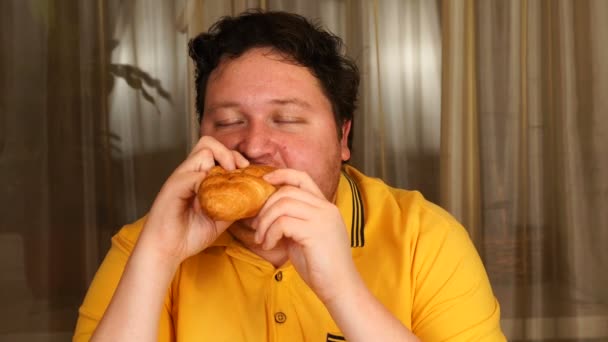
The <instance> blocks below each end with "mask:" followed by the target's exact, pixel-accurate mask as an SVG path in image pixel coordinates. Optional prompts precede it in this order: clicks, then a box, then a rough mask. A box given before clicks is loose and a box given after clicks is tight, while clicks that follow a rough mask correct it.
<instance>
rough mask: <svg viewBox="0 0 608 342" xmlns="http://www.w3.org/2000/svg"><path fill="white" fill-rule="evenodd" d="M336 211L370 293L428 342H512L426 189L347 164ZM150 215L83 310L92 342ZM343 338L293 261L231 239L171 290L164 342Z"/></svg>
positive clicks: (483, 280) (123, 238) (464, 241)
mask: <svg viewBox="0 0 608 342" xmlns="http://www.w3.org/2000/svg"><path fill="white" fill-rule="evenodd" d="M336 205H337V206H338V207H339V208H340V211H341V213H342V216H343V218H344V221H345V223H346V227H347V229H348V231H349V234H350V236H351V250H352V255H353V260H354V262H355V264H356V266H357V269H358V270H359V272H360V274H361V276H362V278H363V279H364V281H365V283H366V284H367V286H368V288H369V289H370V290H371V291H372V292H373V294H374V295H375V296H376V298H378V300H380V301H381V302H382V303H383V304H384V305H385V306H386V307H387V308H388V309H389V310H390V311H391V312H392V313H393V314H394V315H395V316H396V317H398V318H399V319H400V320H401V322H403V324H404V325H406V326H407V327H408V328H410V329H412V331H413V332H414V333H415V334H416V335H417V336H419V337H420V338H421V339H422V340H423V341H473V340H474V341H504V340H505V338H504V336H503V334H502V332H501V329H500V323H499V318H500V317H499V316H500V310H499V305H498V302H497V301H496V299H495V297H494V295H493V293H492V290H491V288H490V284H489V281H488V279H487V276H486V273H485V270H484V267H483V265H482V263H481V260H480V258H479V256H478V254H477V252H476V250H475V248H474V247H473V244H472V243H471V241H470V238H469V236H468V234H467V232H466V231H465V229H464V228H463V227H462V226H461V225H460V224H459V223H458V222H456V221H455V220H454V219H453V218H452V217H451V216H450V215H449V214H447V212H445V211H444V210H442V209H441V208H439V207H437V206H435V205H434V204H432V203H430V202H428V201H426V200H424V198H423V197H422V195H420V194H419V193H418V192H412V191H406V190H398V189H393V188H390V187H388V186H387V185H386V184H384V183H383V182H382V181H380V180H379V179H375V178H370V177H367V176H365V175H363V174H361V173H360V172H358V171H357V170H355V169H354V168H352V167H350V166H345V168H344V172H343V174H342V176H341V179H340V184H339V188H338V194H337V199H336ZM143 224H144V219H142V220H139V221H137V222H135V223H134V224H132V225H127V226H125V227H123V229H121V230H120V232H119V233H118V234H116V235H115V236H114V237H113V239H112V247H111V249H110V251H109V252H108V255H107V256H106V258H105V260H104V261H103V263H102V265H101V267H100V269H99V270H98V272H97V274H96V276H95V278H94V280H93V283H92V284H91V286H90V289H89V291H88V293H87V295H86V297H85V300H84V302H83V304H82V306H81V308H80V310H79V318H78V323H77V326H76V331H75V334H74V340H75V341H86V340H88V338H89V336H90V335H91V333H92V332H93V331H94V329H95V327H96V325H97V323H98V321H99V319H100V318H101V317H102V315H103V312H104V310H105V308H106V307H107V305H108V303H109V301H110V299H111V296H112V293H113V292H114V290H115V288H116V285H117V283H118V281H119V279H120V276H121V273H122V271H123V269H124V267H125V264H126V262H127V259H128V256H129V254H130V252H131V250H132V248H133V246H134V244H135V242H136V240H137V237H138V235H139V232H140V231H141V228H142V227H143ZM343 339H344V337H343V334H342V332H341V331H340V330H339V329H338V327H337V326H336V324H335V323H334V322H333V320H332V318H331V316H330V315H329V313H328V312H327V310H326V309H325V307H324V306H323V304H322V303H321V302H320V301H319V300H318V299H317V297H316V296H315V294H314V293H313V292H312V291H311V290H310V288H308V286H307V285H306V284H305V283H304V282H303V281H302V279H301V278H300V277H299V275H298V274H297V272H296V271H295V269H294V268H293V266H292V265H291V264H290V263H287V264H286V265H284V266H282V267H280V268H279V269H275V268H274V267H273V266H272V265H271V264H270V263H268V262H267V261H265V260H263V259H261V258H260V257H258V256H257V255H255V254H253V253H252V252H250V251H249V250H248V249H246V248H244V247H242V246H241V245H240V244H239V242H238V241H236V240H233V239H232V238H231V237H230V235H228V234H224V235H222V236H221V237H220V238H219V239H218V241H216V242H215V243H214V245H213V246H211V247H209V248H207V249H206V250H205V251H203V252H201V253H199V254H198V255H196V256H193V257H191V258H189V259H187V260H186V261H184V262H183V263H182V265H181V266H180V268H179V270H178V271H177V273H176V275H175V277H174V280H173V282H172V284H171V288H170V289H169V290H168V294H167V298H166V301H165V310H163V313H162V317H161V323H160V326H159V341H176V340H177V341H341V340H343Z"/></svg>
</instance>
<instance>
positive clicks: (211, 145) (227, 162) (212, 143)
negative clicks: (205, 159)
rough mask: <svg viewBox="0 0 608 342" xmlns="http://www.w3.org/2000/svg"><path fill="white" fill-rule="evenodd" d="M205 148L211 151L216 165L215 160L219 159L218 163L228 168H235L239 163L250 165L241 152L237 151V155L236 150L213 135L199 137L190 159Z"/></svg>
mask: <svg viewBox="0 0 608 342" xmlns="http://www.w3.org/2000/svg"><path fill="white" fill-rule="evenodd" d="M205 149H208V150H210V151H211V153H212V155H213V159H214V165H215V160H217V162H218V164H219V165H221V166H222V167H223V168H224V169H226V170H234V169H235V168H236V167H237V166H238V165H243V164H246V165H244V166H247V165H249V161H247V160H246V159H245V157H243V156H242V155H241V154H240V153H238V152H237V153H238V156H236V155H235V153H234V152H235V151H232V150H230V149H228V148H227V147H226V146H225V145H224V144H222V143H221V142H219V141H218V140H216V139H215V138H213V137H211V136H203V137H202V138H201V139H199V141H198V142H197V144H196V146H195V147H194V148H193V149H192V152H190V155H189V156H188V159H190V158H191V157H193V156H195V155H197V154H198V153H199V152H200V151H201V150H205ZM244 166H243V167H244Z"/></svg>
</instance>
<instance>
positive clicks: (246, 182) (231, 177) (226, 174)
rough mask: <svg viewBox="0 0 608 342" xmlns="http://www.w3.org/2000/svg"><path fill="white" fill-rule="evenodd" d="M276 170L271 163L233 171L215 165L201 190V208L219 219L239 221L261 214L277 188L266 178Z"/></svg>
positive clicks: (216, 219)
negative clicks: (263, 177)
mask: <svg viewBox="0 0 608 342" xmlns="http://www.w3.org/2000/svg"><path fill="white" fill-rule="evenodd" d="M274 170H275V168H274V167H272V166H267V165H250V166H248V167H246V168H243V169H236V170H233V171H226V170H225V169H224V168H222V167H221V166H215V167H213V168H212V169H211V170H209V174H208V175H207V177H206V178H205V179H204V180H203V182H202V183H201V185H200V187H199V190H198V194H197V195H198V200H199V203H200V205H201V208H202V209H203V211H204V212H205V213H206V214H207V215H208V216H209V217H210V218H211V219H213V220H215V221H237V220H240V219H244V218H248V217H253V216H255V215H257V214H258V212H259V211H260V209H261V208H262V206H263V205H264V203H266V200H267V199H268V197H269V196H270V195H272V194H273V193H274V192H275V191H276V190H277V189H276V188H275V187H274V186H273V185H271V184H270V183H268V182H266V181H265V180H264V179H262V176H264V175H265V174H267V173H269V172H271V171H274Z"/></svg>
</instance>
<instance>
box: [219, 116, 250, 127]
mask: <svg viewBox="0 0 608 342" xmlns="http://www.w3.org/2000/svg"><path fill="white" fill-rule="evenodd" d="M243 123H245V120H243V119H238V118H235V119H225V120H219V121H216V122H214V124H213V125H214V126H215V128H224V127H232V126H238V125H241V124H243Z"/></svg>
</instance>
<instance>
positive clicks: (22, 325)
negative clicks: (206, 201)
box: [0, 0, 608, 341]
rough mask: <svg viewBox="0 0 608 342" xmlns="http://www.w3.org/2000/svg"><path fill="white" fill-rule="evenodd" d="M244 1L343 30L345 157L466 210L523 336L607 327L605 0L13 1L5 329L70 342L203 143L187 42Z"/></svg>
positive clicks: (1, 256)
mask: <svg viewBox="0 0 608 342" xmlns="http://www.w3.org/2000/svg"><path fill="white" fill-rule="evenodd" d="M248 8H263V9H269V10H286V11H292V12H296V13H300V14H302V15H305V16H308V17H311V18H318V19H319V20H320V21H321V22H322V23H323V24H324V25H325V26H326V27H327V28H329V29H330V30H331V31H333V32H335V33H336V34H338V35H339V36H341V37H342V38H343V39H344V42H345V44H346V47H345V48H346V51H347V53H348V54H349V55H350V56H352V57H354V59H355V60H356V62H357V64H358V66H359V68H360V70H361V77H362V83H361V88H360V99H359V107H358V110H357V112H356V114H355V117H356V120H355V125H354V128H353V129H354V132H355V140H354V144H353V146H354V149H353V153H352V160H351V163H352V164H353V165H355V166H356V167H358V168H360V169H361V170H363V171H364V172H366V173H367V174H369V175H372V176H378V177H382V178H383V179H385V180H386V181H387V182H388V183H389V184H391V185H394V186H397V187H402V188H408V189H412V190H420V191H421V192H422V193H423V194H424V195H425V197H427V198H428V199H430V200H431V201H433V202H437V203H438V204H440V205H442V206H443V207H444V208H446V209H447V210H449V211H450V212H451V213H452V214H453V215H454V216H456V217H457V218H458V219H459V220H460V221H461V222H462V223H463V225H464V226H465V227H466V228H467V229H468V230H469V232H470V235H471V238H472V239H473V241H474V243H475V244H476V246H477V248H478V250H479V251H480V254H481V256H482V259H483V261H484V264H485V266H486V269H487V271H488V274H489V277H490V280H491V282H492V286H493V289H494V291H495V293H496V295H497V297H498V299H499V301H500V303H501V308H502V325H503V329H504V330H505V333H506V335H507V337H508V338H509V340H511V341H554V340H559V341H604V340H607V339H608V290H606V289H608V274H607V272H606V270H608V251H607V250H606V248H605V247H604V245H605V244H606V243H608V207H607V203H608V154H607V153H606V146H608V96H607V94H608V64H607V63H606V61H607V60H608V44H606V42H608V1H605V0H435V1H432V0H351V1H345V0H324V1H304V0H231V1H214V0H207V1H204V0H178V1H175V2H171V1H164V0H154V1H152V0H150V1H120V0H108V1H101V0H99V1H92V2H80V1H50V2H49V1H19V0H7V1H0V18H1V20H0V28H2V30H0V39H1V41H2V43H3V52H2V53H1V54H0V75H2V77H0V176H1V177H2V179H4V180H5V182H4V184H3V191H2V192H1V195H0V196H1V198H2V201H3V203H5V205H3V206H0V285H1V287H2V289H3V291H2V293H0V300H1V301H2V302H3V303H4V304H5V305H4V306H3V307H2V308H0V339H7V340H30V339H32V338H35V337H34V336H36V338H38V337H39V338H42V339H44V338H48V340H62V339H66V338H69V336H70V334H71V329H72V328H73V324H74V321H73V320H74V317H75V315H76V310H77V306H78V304H79V303H80V300H81V299H82V294H83V293H84V291H85V289H86V286H87V284H88V281H90V279H91V277H92V275H93V273H94V271H95V269H96V268H97V265H98V263H99V261H100V258H101V257H103V255H104V253H105V251H106V250H107V247H108V246H109V243H110V236H111V235H112V234H113V233H114V232H115V231H116V230H117V229H118V228H119V226H120V225H121V224H123V223H126V222H128V221H131V220H133V219H135V218H136V217H138V216H140V215H143V214H144V213H145V212H146V211H147V208H148V206H149V204H150V202H151V201H152V199H153V198H154V196H155V194H156V192H157V191H158V189H159V187H160V185H161V184H162V182H163V181H164V179H165V178H166V176H167V175H168V173H169V172H170V171H171V170H172V169H173V168H174V167H175V166H176V165H177V164H178V163H179V161H181V160H182V159H183V158H184V156H185V155H186V153H187V151H188V150H189V148H190V147H192V144H193V143H194V142H196V140H197V138H198V123H197V121H196V114H195V110H194V98H195V96H194V86H193V68H192V64H191V62H190V61H189V59H188V57H187V51H186V43H187V39H189V38H191V37H193V36H194V35H196V34H198V33H199V32H202V31H204V30H206V29H207V28H208V27H209V25H210V24H211V23H213V22H215V21H216V20H217V19H218V18H219V17H221V16H223V15H230V14H238V13H240V12H242V11H243V10H246V9H248Z"/></svg>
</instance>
